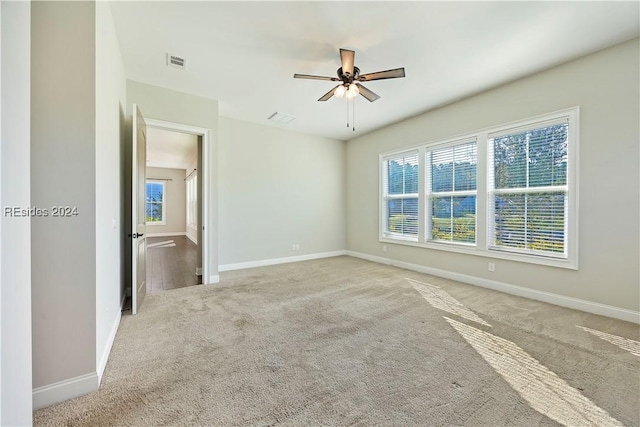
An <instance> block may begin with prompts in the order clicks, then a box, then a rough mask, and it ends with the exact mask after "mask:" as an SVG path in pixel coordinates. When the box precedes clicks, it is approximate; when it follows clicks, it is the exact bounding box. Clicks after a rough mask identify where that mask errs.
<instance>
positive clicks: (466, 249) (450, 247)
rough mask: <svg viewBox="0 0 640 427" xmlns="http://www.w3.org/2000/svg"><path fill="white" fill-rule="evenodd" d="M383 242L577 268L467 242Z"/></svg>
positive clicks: (573, 264) (572, 263)
mask: <svg viewBox="0 0 640 427" xmlns="http://www.w3.org/2000/svg"><path fill="white" fill-rule="evenodd" d="M378 240H379V241H380V242H381V243H391V244H396V245H403V246H413V247H416V248H422V249H432V250H437V251H445V252H455V253H460V254H465V255H473V256H479V257H485V258H492V259H503V260H507V261H516V262H523V263H527V264H537V265H544V266H547V267H557V268H565V269H569V270H577V269H578V263H577V260H575V261H572V260H570V259H559V258H551V257H544V256H538V255H524V254H518V253H510V252H502V251H498V250H489V249H481V248H479V247H478V246H477V245H471V244H465V243H438V242H428V243H427V242H418V241H415V240H413V241H411V240H406V239H400V238H392V237H387V236H381V237H380V238H379V239H378Z"/></svg>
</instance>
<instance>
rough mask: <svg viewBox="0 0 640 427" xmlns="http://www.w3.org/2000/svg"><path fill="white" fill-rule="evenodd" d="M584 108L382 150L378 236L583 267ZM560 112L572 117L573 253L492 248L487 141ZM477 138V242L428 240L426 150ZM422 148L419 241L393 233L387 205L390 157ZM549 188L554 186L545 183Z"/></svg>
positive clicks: (569, 178) (569, 170)
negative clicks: (562, 254) (388, 229)
mask: <svg viewBox="0 0 640 427" xmlns="http://www.w3.org/2000/svg"><path fill="white" fill-rule="evenodd" d="M579 116H580V108H579V107H577V106H576V107H572V108H567V109H563V110H558V111H555V112H552V113H547V114H541V115H538V116H534V117H529V118H526V119H523V120H518V121H513V122H509V123H505V124H501V125H497V126H492V127H488V128H484V129H481V130H478V131H475V132H470V133H467V134H464V135H459V136H455V137H453V138H447V139H442V140H437V141H432V142H428V143H424V144H420V145H418V146H411V147H406V148H403V149H399V150H394V151H390V152H385V153H381V154H380V155H379V182H378V195H379V203H378V205H379V208H380V209H379V236H378V240H379V241H380V242H381V243H390V244H400V245H406V246H413V247H418V248H426V249H433V250H442V251H448V252H455V253H461V254H467V255H474V256H480V257H486V258H492V259H504V260H509V261H517V262H524V263H528V264H538V265H545V266H550V267H559V268H566V269H572V270H577V269H578V247H579V244H578V224H579V222H578V206H579V186H578V178H579V170H578V165H579V164H580V161H579V153H580V149H579V140H580V138H579V132H580V122H579ZM559 117H566V118H568V121H569V135H568V150H569V156H568V162H567V189H568V192H567V197H568V202H567V208H568V212H569V217H568V224H567V257H566V258H557V257H554V256H552V255H550V254H544V255H538V254H531V253H527V254H522V253H518V252H516V251H506V250H500V251H498V250H495V249H490V247H489V243H488V230H489V229H490V221H491V220H492V217H491V216H490V215H489V210H490V208H491V207H490V206H488V205H487V201H488V179H489V176H488V173H487V170H488V167H489V165H488V162H489V153H488V152H487V145H488V140H489V135H495V134H497V133H503V132H504V133H507V132H509V131H512V130H517V128H519V127H529V126H531V125H534V124H538V123H540V124H544V122H547V121H554V120H557V119H558V118H559ZM465 139H466V140H470V139H475V140H476V141H477V159H478V160H477V161H478V163H477V173H478V179H477V189H476V243H475V244H469V243H461V242H441V241H430V240H426V233H425V223H426V216H425V208H426V200H425V197H426V196H425V191H424V185H425V182H424V181H425V179H424V177H425V171H424V168H425V165H424V152H425V151H426V150H427V149H434V148H436V147H437V148H440V147H446V146H447V145H452V144H455V143H457V142H464V140H465ZM415 150H418V151H419V152H420V153H419V159H420V162H421V163H420V170H419V174H420V179H419V189H418V191H419V193H418V196H419V201H418V202H419V205H418V206H419V208H418V214H419V223H418V224H419V234H418V240H417V241H416V239H407V238H400V237H398V236H393V235H392V234H389V233H386V232H385V218H386V209H385V205H386V204H385V203H384V175H383V174H384V173H385V171H384V161H385V160H387V159H389V158H391V157H396V156H398V155H400V154H402V153H406V152H409V151H415ZM545 190H546V191H548V190H549V187H545Z"/></svg>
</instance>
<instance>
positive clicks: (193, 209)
mask: <svg viewBox="0 0 640 427" xmlns="http://www.w3.org/2000/svg"><path fill="white" fill-rule="evenodd" d="M187 225H188V226H189V227H191V228H197V227H198V175H196V174H195V173H194V174H193V175H191V176H190V177H189V178H187Z"/></svg>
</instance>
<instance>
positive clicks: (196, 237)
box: [185, 233, 198, 245]
mask: <svg viewBox="0 0 640 427" xmlns="http://www.w3.org/2000/svg"><path fill="white" fill-rule="evenodd" d="M185 236H187V239H189V240H191V241H192V242H193V243H194V244H195V245H197V244H198V236H192V235H191V234H189V233H186V234H185Z"/></svg>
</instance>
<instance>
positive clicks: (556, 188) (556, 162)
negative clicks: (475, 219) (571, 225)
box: [488, 119, 569, 257]
mask: <svg viewBox="0 0 640 427" xmlns="http://www.w3.org/2000/svg"><path fill="white" fill-rule="evenodd" d="M568 135H569V123H568V120H567V119H564V120H562V119H561V120H559V121H557V122H555V123H553V122H552V123H544V124H542V123H541V124H535V125H533V126H531V127H528V128H524V129H523V128H521V129H516V130H511V131H509V130H507V131H502V132H498V133H496V134H493V135H489V141H488V154H489V167H490V169H489V174H488V175H489V182H488V185H489V206H490V208H491V209H492V212H491V215H490V218H489V219H490V222H489V224H490V225H489V236H490V238H489V242H488V243H489V247H490V248H491V249H494V250H508V251H517V252H526V253H534V254H535V253H538V254H540V255H545V256H560V257H566V254H567V252H566V249H567V245H566V238H567V225H568V215H567V214H568V209H567V201H568V199H569V194H568V192H569V188H568V186H567V160H568Z"/></svg>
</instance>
